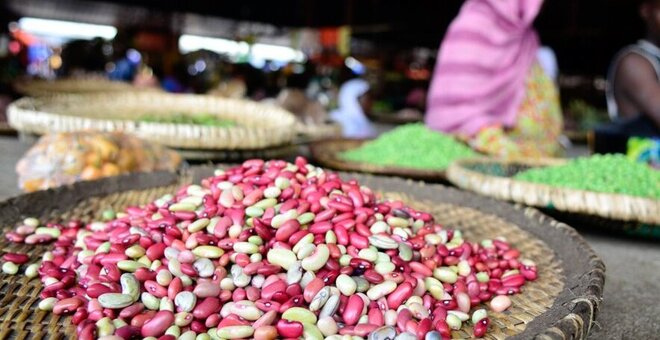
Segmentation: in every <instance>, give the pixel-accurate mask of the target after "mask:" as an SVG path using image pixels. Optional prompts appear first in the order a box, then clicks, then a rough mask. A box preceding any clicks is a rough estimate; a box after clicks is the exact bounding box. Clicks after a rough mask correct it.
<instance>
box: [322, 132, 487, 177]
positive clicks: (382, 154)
mask: <svg viewBox="0 0 660 340" xmlns="http://www.w3.org/2000/svg"><path fill="white" fill-rule="evenodd" d="M310 151H311V154H312V157H313V158H314V159H315V160H316V162H317V163H319V164H321V165H323V166H325V167H328V168H332V169H336V170H343V171H356V172H365V173H371V174H379V175H390V176H399V177H406V178H413V179H419V180H425V181H431V182H435V181H446V175H445V170H447V167H448V166H449V164H451V162H453V161H455V160H457V159H464V158H470V157H474V156H477V155H478V154H477V153H476V152H475V151H472V149H470V147H468V146H467V145H465V144H464V143H462V142H460V141H458V140H456V139H455V138H453V137H451V136H448V135H445V134H442V133H439V132H436V131H432V130H429V129H428V128H427V127H425V126H424V124H421V123H415V124H406V125H402V126H399V127H397V128H395V129H393V130H391V131H388V132H385V133H383V134H382V135H380V136H379V137H378V138H376V139H370V140H354V139H335V140H329V141H323V142H317V143H313V144H312V145H311V146H310Z"/></svg>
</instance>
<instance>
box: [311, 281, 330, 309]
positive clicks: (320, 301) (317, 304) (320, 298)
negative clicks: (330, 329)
mask: <svg viewBox="0 0 660 340" xmlns="http://www.w3.org/2000/svg"><path fill="white" fill-rule="evenodd" d="M330 295H331V292H330V287H327V286H326V287H323V288H321V290H319V291H318V293H316V295H315V296H314V298H312V301H311V302H310V303H309V310H310V311H312V312H315V311H317V310H320V309H321V307H323V305H325V303H326V302H327V301H328V299H329V298H330Z"/></svg>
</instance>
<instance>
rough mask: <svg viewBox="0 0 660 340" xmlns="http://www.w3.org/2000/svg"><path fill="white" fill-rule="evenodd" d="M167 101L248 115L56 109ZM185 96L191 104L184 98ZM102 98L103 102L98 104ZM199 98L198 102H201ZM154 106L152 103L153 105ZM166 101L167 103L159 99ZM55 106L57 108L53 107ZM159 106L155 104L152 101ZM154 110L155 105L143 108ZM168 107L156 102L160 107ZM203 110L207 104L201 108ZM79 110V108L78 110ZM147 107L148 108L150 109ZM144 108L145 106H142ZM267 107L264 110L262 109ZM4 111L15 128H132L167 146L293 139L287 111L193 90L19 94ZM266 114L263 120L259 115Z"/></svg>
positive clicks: (233, 145)
mask: <svg viewBox="0 0 660 340" xmlns="http://www.w3.org/2000/svg"><path fill="white" fill-rule="evenodd" d="M159 100H161V101H162V100H166V101H168V102H170V101H174V102H177V103H180V104H179V105H183V104H187V105H189V106H187V107H190V108H192V109H194V108H195V105H201V104H204V105H214V106H216V105H217V107H213V111H212V112H210V113H212V114H214V115H217V116H220V117H227V116H228V115H229V116H232V115H233V117H230V118H233V119H235V118H236V117H237V116H239V115H238V114H236V113H235V111H236V112H240V113H241V114H240V117H241V118H240V120H246V121H248V122H247V123H245V122H243V123H244V124H246V125H239V126H232V127H215V126H203V125H195V124H176V123H160V122H144V121H138V120H136V119H131V118H126V117H118V118H116V119H109V118H106V117H94V116H93V114H85V113H81V112H80V111H76V114H72V113H70V112H69V113H66V112H65V113H61V112H58V111H60V110H62V109H61V108H57V106H58V105H61V104H68V105H71V104H82V105H85V106H84V107H86V108H89V109H88V110H89V111H90V112H91V111H93V110H94V107H95V106H98V107H104V108H106V109H107V108H108V106H104V105H108V103H109V108H110V109H112V108H113V105H117V103H121V105H120V106H117V107H116V109H117V110H128V109H132V110H136V109H137V110H140V109H142V108H143V106H142V104H143V103H144V102H152V103H153V102H156V103H158V101H159ZM186 101H189V102H191V103H186ZM99 103H101V104H99ZM200 103H201V104H200ZM152 105H153V104H152ZM162 105H166V104H162ZM53 106H55V111H52V107H53ZM156 106H157V105H156ZM127 108H128V109H127ZM144 109H145V110H151V111H153V110H154V108H153V107H149V108H144ZM167 109H168V108H167V107H165V106H163V107H158V110H160V111H166V110H167ZM201 109H204V111H209V110H208V108H204V107H201ZM77 110H80V109H77ZM151 111H150V113H152V112H151ZM145 112H146V111H145ZM266 112H267V114H266ZM7 116H8V120H9V123H10V125H11V126H12V127H14V128H15V129H17V130H19V131H24V132H29V133H36V134H42V133H45V132H51V131H57V132H66V131H72V130H74V131H75V130H82V129H93V130H101V131H123V132H127V133H133V134H136V135H138V136H139V137H141V138H144V139H147V140H150V141H153V142H158V143H161V144H164V145H166V146H170V147H179V148H198V149H231V150H233V149H259V148H263V147H270V146H276V145H284V144H287V143H290V142H291V141H292V140H293V137H294V134H295V131H294V124H295V118H294V116H293V114H291V113H290V112H288V111H286V110H284V109H281V108H278V107H274V106H269V105H263V104H260V103H256V102H252V101H248V100H239V99H230V98H220V97H213V96H206V95H195V94H168V93H161V92H136V93H130V92H110V93H90V94H58V95H53V96H48V97H23V98H21V99H18V100H16V101H14V102H13V103H11V104H10V105H9V107H8V109H7ZM266 116H268V118H267V119H263V118H265V117H266ZM257 124H260V125H257Z"/></svg>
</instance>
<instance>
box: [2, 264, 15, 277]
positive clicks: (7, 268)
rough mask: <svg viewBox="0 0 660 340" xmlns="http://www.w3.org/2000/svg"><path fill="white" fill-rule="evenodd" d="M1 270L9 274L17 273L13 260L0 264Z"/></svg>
mask: <svg viewBox="0 0 660 340" xmlns="http://www.w3.org/2000/svg"><path fill="white" fill-rule="evenodd" d="M2 272H3V273H5V274H9V275H14V274H16V273H18V266H17V265H16V264H15V263H14V262H5V263H3V264H2Z"/></svg>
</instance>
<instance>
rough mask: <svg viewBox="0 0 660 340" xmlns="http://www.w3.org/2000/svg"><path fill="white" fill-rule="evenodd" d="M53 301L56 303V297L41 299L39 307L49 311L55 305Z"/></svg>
mask: <svg viewBox="0 0 660 340" xmlns="http://www.w3.org/2000/svg"><path fill="white" fill-rule="evenodd" d="M55 303H57V299H56V298H54V297H48V298H45V299H43V300H41V301H39V309H41V310H45V311H49V310H53V307H55Z"/></svg>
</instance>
